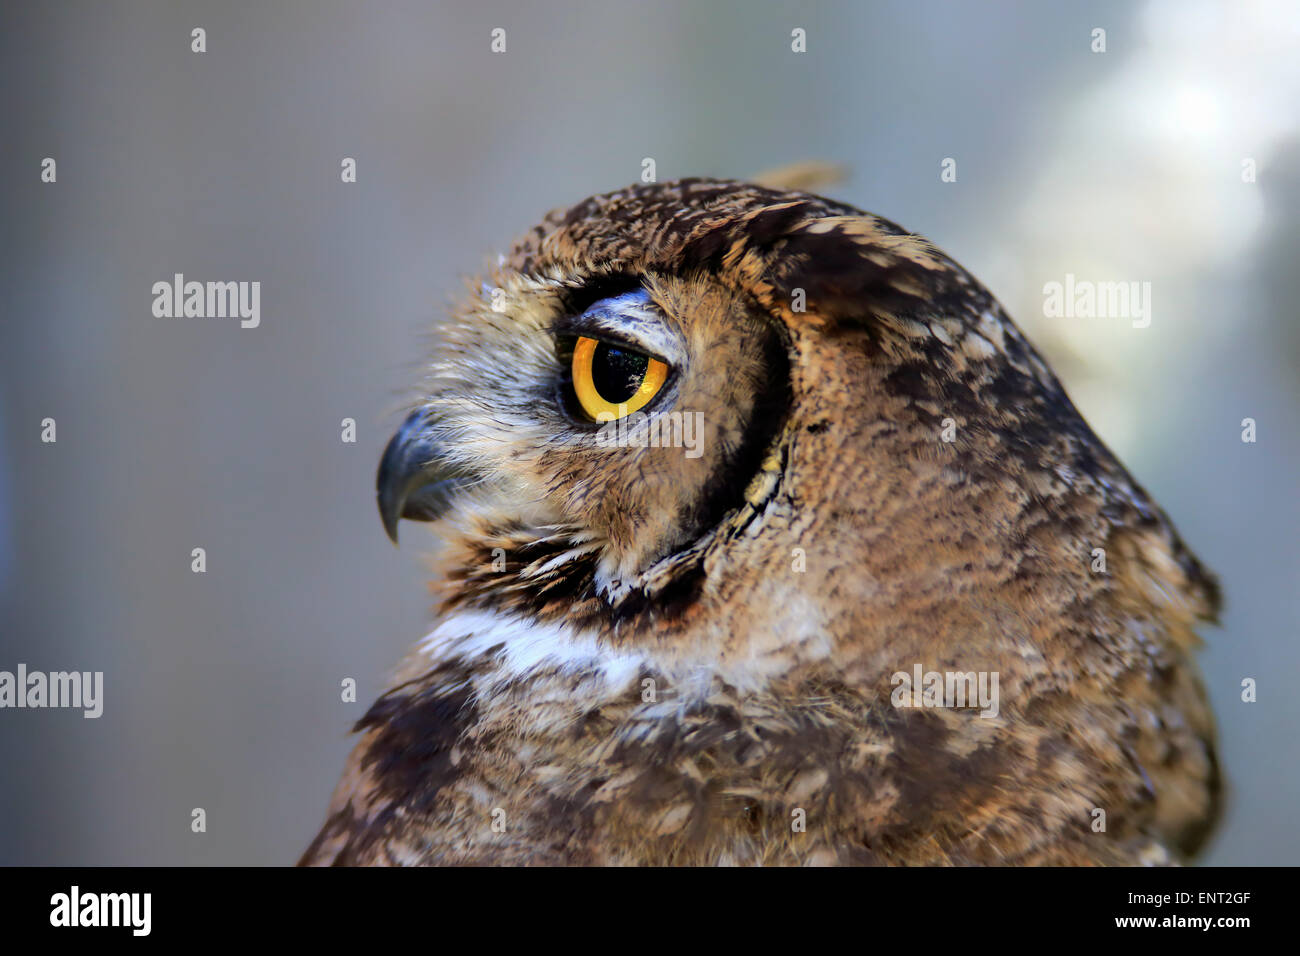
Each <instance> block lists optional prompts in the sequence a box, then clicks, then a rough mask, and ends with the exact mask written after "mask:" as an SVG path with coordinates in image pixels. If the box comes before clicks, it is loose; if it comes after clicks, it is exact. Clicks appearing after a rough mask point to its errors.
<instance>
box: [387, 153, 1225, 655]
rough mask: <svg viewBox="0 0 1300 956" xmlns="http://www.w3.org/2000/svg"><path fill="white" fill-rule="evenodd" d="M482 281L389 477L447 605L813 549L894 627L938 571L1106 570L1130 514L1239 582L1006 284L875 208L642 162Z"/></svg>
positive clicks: (1147, 569)
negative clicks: (434, 565)
mask: <svg viewBox="0 0 1300 956" xmlns="http://www.w3.org/2000/svg"><path fill="white" fill-rule="evenodd" d="M471 288H474V289H476V290H477V291H475V292H474V293H473V294H472V295H471V296H470V297H469V299H468V301H466V302H465V303H464V304H463V305H462V306H461V307H460V308H459V309H458V310H456V311H455V312H454V314H453V315H451V317H450V318H449V319H448V320H447V321H446V322H445V323H443V324H442V326H441V329H440V334H439V350H438V354H437V356H436V360H435V361H434V362H433V363H432V365H431V368H430V374H429V377H428V381H427V382H426V383H425V385H424V387H423V390H422V399H421V401H420V402H419V404H418V406H417V407H416V408H415V409H414V410H413V411H412V412H411V413H410V416H409V417H408V418H407V420H406V422H405V424H404V425H403V426H402V427H401V429H400V430H399V431H398V433H397V434H396V435H395V436H394V437H393V439H392V441H391V442H390V443H389V445H388V448H387V450H386V451H385V453H384V456H383V459H382V463H381V466H380V470H379V476H378V500H379V509H380V513H381V516H382V518H383V522H384V526H385V528H386V529H387V530H388V532H389V534H390V535H391V536H393V537H394V539H395V538H396V528H397V523H398V521H399V519H400V518H403V517H405V518H410V519H415V520H424V521H431V520H437V521H439V522H441V523H442V527H443V535H442V536H443V538H444V540H445V541H446V542H447V544H448V545H449V554H448V555H447V557H446V562H447V563H446V569H447V572H446V577H447V580H448V582H449V585H448V586H449V587H450V589H451V590H450V591H449V592H448V600H451V601H453V602H458V603H463V604H468V605H480V606H490V607H492V608H494V609H501V608H503V607H504V608H509V609H512V610H516V611H519V612H521V613H525V614H527V615H528V616H529V617H531V618H533V619H543V620H544V619H549V618H556V617H564V618H567V619H569V620H571V621H580V622H581V623H583V624H584V625H586V626H592V625H598V624H601V623H602V622H603V623H606V624H608V623H610V622H614V623H618V622H620V621H626V620H630V619H635V618H637V617H638V616H647V615H648V616H649V617H651V618H654V619H664V618H667V617H671V616H672V615H673V614H681V613H685V610H686V609H687V607H688V606H689V605H690V604H691V603H692V602H693V600H694V599H696V598H698V597H699V595H700V594H701V592H702V591H711V592H712V593H713V595H714V597H715V598H716V599H718V600H721V598H720V597H719V595H720V594H722V593H723V592H727V593H729V594H732V593H733V592H735V593H742V594H744V593H748V594H761V593H762V592H763V589H764V584H763V582H764V581H784V580H788V579H789V577H790V574H791V569H792V567H795V566H796V565H797V564H798V562H800V561H803V562H804V566H805V568H812V569H815V570H817V571H819V572H820V573H818V574H817V578H818V581H819V582H820V583H819V584H818V585H816V587H814V588H812V590H813V591H815V592H816V595H815V596H816V601H815V602H814V603H817V604H818V605H819V606H822V607H824V606H826V604H827V603H828V601H829V603H830V604H831V605H832V606H834V607H836V608H840V607H843V608H854V607H856V608H857V609H858V611H859V612H861V613H866V617H867V618H869V619H870V620H871V621H872V622H873V623H872V624H871V626H874V627H880V626H884V625H881V624H880V622H881V621H882V620H888V619H889V617H890V615H885V616H882V615H880V614H874V615H872V614H870V613H867V612H870V611H872V610H873V609H874V610H877V611H878V610H881V609H885V608H888V609H891V610H892V616H893V617H894V618H895V619H898V618H903V617H906V614H904V613H903V609H904V608H905V607H912V608H913V609H915V608H916V606H917V600H918V598H917V595H925V594H933V593H934V591H935V589H944V590H946V591H947V592H948V593H953V591H954V590H955V591H957V592H960V591H961V589H963V588H969V589H971V591H972V595H973V600H976V603H978V600H977V599H976V597H975V596H974V592H975V591H976V590H977V589H979V588H981V587H982V586H983V585H981V584H980V582H981V581H985V582H988V583H989V584H990V585H992V584H997V585H1004V584H1007V583H1008V582H1009V581H1011V580H1013V579H1016V578H1019V579H1021V580H1022V581H1024V580H1025V579H1033V580H1035V581H1037V580H1038V579H1040V578H1041V579H1042V580H1043V581H1054V582H1055V583H1054V584H1052V587H1053V588H1055V589H1056V590H1058V591H1059V590H1062V589H1064V590H1065V591H1069V590H1070V589H1076V588H1077V589H1084V590H1087V589H1094V588H1096V587H1098V586H1099V585H1098V582H1097V581H1095V580H1094V581H1091V582H1089V581H1088V580H1087V579H1088V577H1089V575H1088V574H1087V557H1088V555H1089V554H1090V553H1091V552H1092V550H1093V548H1095V547H1103V546H1106V547H1108V546H1113V545H1114V542H1113V541H1112V540H1111V539H1112V535H1113V534H1114V532H1115V531H1116V529H1122V530H1123V531H1124V532H1125V534H1126V536H1127V537H1126V540H1127V541H1128V542H1129V543H1128V544H1126V545H1124V547H1128V548H1130V549H1131V550H1132V552H1133V554H1135V555H1139V556H1140V560H1138V561H1136V562H1135V564H1134V566H1137V565H1140V566H1141V568H1142V570H1141V572H1140V574H1139V573H1138V572H1136V571H1132V572H1131V573H1133V574H1135V575H1137V576H1139V577H1143V578H1144V580H1143V581H1142V582H1140V583H1142V585H1143V587H1144V588H1145V590H1146V591H1147V592H1148V593H1150V594H1151V596H1152V600H1160V601H1169V600H1172V599H1171V598H1169V595H1171V594H1172V595H1177V599H1176V600H1177V601H1178V602H1180V603H1181V605H1182V606H1183V609H1184V610H1185V611H1187V613H1188V614H1190V615H1193V616H1194V615H1196V614H1200V613H1207V612H1208V610H1209V609H1211V608H1212V606H1213V604H1214V602H1215V600H1216V598H1215V595H1214V592H1213V581H1212V579H1211V578H1210V576H1209V575H1208V574H1206V573H1205V572H1204V571H1203V570H1202V569H1201V567H1200V565H1199V564H1198V563H1197V562H1196V560H1195V559H1194V558H1193V557H1192V556H1191V555H1190V553H1189V552H1188V551H1187V550H1186V549H1185V548H1184V547H1183V545H1182V543H1181V542H1180V541H1179V539H1178V538H1177V536H1176V534H1175V533H1174V532H1173V530H1172V527H1171V526H1170V525H1169V523H1168V521H1167V520H1166V519H1165V517H1164V516H1163V515H1162V514H1161V513H1160V512H1159V510H1158V509H1157V508H1156V507H1155V506H1154V505H1153V504H1152V503H1151V502H1150V500H1149V499H1148V498H1147V496H1146V494H1145V493H1144V492H1143V491H1142V490H1141V489H1140V488H1139V487H1138V486H1137V485H1136V484H1135V483H1134V482H1133V481H1132V479H1131V478H1130V477H1129V476H1128V474H1127V473H1126V472H1125V471H1124V469H1123V468H1122V467H1121V466H1120V465H1119V464H1118V462H1116V461H1115V459H1114V458H1113V457H1112V456H1111V455H1110V453H1109V452H1108V451H1107V450H1106V449H1105V447H1104V446H1103V445H1102V444H1101V442H1100V441H1099V440H1098V439H1097V438H1096V436H1095V435H1093V433H1092V432H1091V430H1090V429H1089V428H1088V426H1087V425H1086V424H1085V423H1084V421H1083V419H1082V418H1081V417H1080V416H1079V414H1078V413H1077V412H1076V411H1075V409H1074V407H1073V405H1072V404H1071V403H1070V401H1069V399H1068V398H1067V397H1066V395H1065V393H1064V391H1063V390H1062V388H1061V386H1060V384H1059V383H1058V382H1057V380H1056V378H1055V377H1054V376H1053V375H1052V373H1051V372H1050V370H1049V369H1048V368H1047V366H1046V364H1045V363H1044V362H1043V361H1042V360H1041V359H1040V357H1039V356H1038V355H1037V353H1036V352H1035V351H1034V350H1033V348H1032V347H1031V346H1030V345H1029V344H1028V343H1027V342H1026V340H1025V339H1024V338H1023V336H1022V335H1021V334H1020V332H1019V331H1018V330H1017V329H1016V327H1015V325H1014V324H1013V323H1012V322H1011V321H1010V319H1009V318H1008V317H1007V316H1006V314H1005V313H1004V312H1003V310H1002V309H1001V307H1000V306H999V305H998V303H997V302H996V300H995V299H994V298H993V297H992V296H991V295H990V294H989V293H988V292H987V291H986V290H985V289H984V288H983V287H982V286H981V285H980V284H979V283H978V282H976V281H975V280H974V279H973V278H972V277H971V276H970V275H969V274H968V273H967V272H966V271H965V270H963V269H962V268H961V267H960V266H958V265H956V264H955V263H954V262H953V261H952V260H950V259H949V258H947V257H946V256H945V255H943V254H942V253H940V252H939V251H938V250H936V249H935V248H934V247H933V246H931V245H930V244H929V243H927V242H926V241H924V240H922V239H920V238H918V237H916V236H913V235H910V234H908V233H906V232H905V231H903V230H902V229H900V228H899V227H897V226H895V225H894V224H892V223H890V222H887V221H885V220H883V219H880V218H878V217H876V216H873V215H870V214H867V213H864V212H861V211H860V210H857V209H853V208H851V207H849V206H845V205H842V204H838V203H835V202H832V201H829V200H826V199H822V198H819V197H817V196H813V195H810V194H805V193H798V192H784V191H778V190H771V189H766V188H762V187H759V186H755V185H749V184H744V183H738V182H729V181H712V180H700V179H689V180H681V181H678V182H672V183H664V184H652V185H638V186H634V187H631V188H628V189H625V190H621V191H619V192H615V193H610V194H607V195H603V196H597V197H594V198H591V199H588V200H586V201H585V202H582V203H580V204H579V205H577V206H575V207H573V208H571V209H568V210H563V211H557V212H554V213H552V214H550V215H548V216H547V217H546V218H545V220H544V221H543V223H542V224H541V225H539V226H538V227H536V228H535V229H533V230H532V231H530V232H529V233H527V234H526V235H525V236H524V237H523V238H522V239H520V240H518V241H517V242H516V243H515V244H514V246H513V248H512V249H511V251H510V252H509V254H508V255H505V256H503V257H502V258H501V260H500V262H499V265H498V266H497V267H496V268H495V269H494V270H492V271H491V273H490V274H489V275H487V276H486V277H484V278H483V279H481V280H480V281H478V282H476V283H474V285H473V286H472V287H471ZM1116 546H1117V545H1116ZM796 570H797V569H796ZM1094 577H1095V576H1094ZM1100 586H1102V587H1105V586H1107V585H1106V584H1105V583H1104V582H1103V583H1102V584H1101V585H1100ZM804 590H805V591H806V590H808V588H804ZM1162 594H1163V595H1164V597H1161V595H1162ZM831 598H833V600H830V599H831ZM731 599H732V600H734V594H733V597H732V598H731ZM864 608H865V609H866V612H863V609H864ZM846 613H847V612H846ZM917 613H919V612H917ZM953 613H960V612H953ZM864 620H865V619H864ZM820 623H821V625H822V626H829V625H828V624H827V622H826V621H824V620H823V621H821V622H820ZM841 626H844V625H841ZM851 626H853V627H858V628H859V629H860V628H861V627H864V626H866V625H865V624H862V623H858V624H853V625H851ZM831 630H834V627H831ZM886 636H887V635H883V634H882V635H881V637H882V639H883V638H885V637H886Z"/></svg>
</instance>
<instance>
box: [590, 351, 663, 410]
mask: <svg viewBox="0 0 1300 956" xmlns="http://www.w3.org/2000/svg"><path fill="white" fill-rule="evenodd" d="M649 367H650V358H649V356H646V355H642V354H641V353H640V352H629V351H628V350H627V349H620V348H616V347H615V346H613V345H605V344H603V343H602V344H600V345H598V346H596V354H595V355H593V356H592V357H591V383H592V384H593V385H595V386H596V392H597V394H599V395H600V397H601V398H603V399H604V400H605V401H607V402H609V403H610V404H611V405H617V404H618V403H619V402H626V401H627V400H628V399H629V398H631V397H632V396H633V395H635V394H636V391H637V389H639V388H640V387H641V383H642V382H643V381H645V373H646V369H647V368H649Z"/></svg>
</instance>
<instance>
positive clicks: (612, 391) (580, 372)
mask: <svg viewBox="0 0 1300 956" xmlns="http://www.w3.org/2000/svg"><path fill="white" fill-rule="evenodd" d="M571 368H572V372H573V391H574V394H576V395H577V397H578V404H580V405H581V406H582V410H583V411H584V412H585V413H586V414H587V415H588V416H589V417H590V418H591V419H592V420H593V421H613V420H614V419H618V418H623V417H624V416H626V415H630V414H632V413H633V412H635V411H636V410H637V409H639V408H642V407H644V406H645V404H646V403H647V402H649V401H650V400H651V399H652V398H654V397H655V396H656V395H657V394H659V390H660V389H661V388H663V385H664V382H665V381H666V380H667V378H668V366H667V365H666V364H665V363H663V362H661V361H659V359H657V358H652V357H650V356H649V355H646V354H645V353H644V352H637V351H635V350H633V349H629V348H626V347H624V346H621V345H610V344H609V343H608V342H601V341H599V340H598V339H593V338H589V337H588V336H585V335H581V336H578V339H577V342H575V343H574V346H573V362H572V366H571Z"/></svg>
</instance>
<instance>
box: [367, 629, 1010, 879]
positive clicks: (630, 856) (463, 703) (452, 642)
mask: <svg viewBox="0 0 1300 956" xmlns="http://www.w3.org/2000/svg"><path fill="white" fill-rule="evenodd" d="M420 657H422V658H423V659H424V665H423V666H424V668H425V672H426V676H425V678H423V679H422V682H421V686H419V688H418V689H416V690H415V692H414V693H413V694H412V696H411V698H410V699H411V701H412V702H413V704H414V706H413V708H412V712H414V711H415V710H416V709H418V708H427V713H428V714H429V715H430V716H431V717H436V718H437V719H439V720H446V719H447V718H449V717H450V718H451V720H452V721H453V722H454V724H455V726H453V727H448V726H445V725H444V726H442V727H440V728H438V729H436V730H435V729H434V728H429V729H428V732H427V733H419V732H417V736H418V737H419V738H420V739H421V740H423V741H424V742H425V743H424V744H423V747H424V749H425V750H426V751H427V750H428V746H427V740H428V739H429V737H431V736H434V735H435V734H436V735H437V736H439V738H440V739H441V740H442V741H443V742H444V743H445V744H446V745H448V746H447V751H446V753H445V754H434V755H433V756H432V763H431V764H430V766H431V767H434V770H435V772H434V774H433V775H432V776H431V777H429V778H428V779H426V780H425V781H424V782H423V783H422V786H424V787H427V788H430V789H436V795H435V799H433V800H432V803H433V805H434V806H436V807H437V809H436V810H435V817H436V818H437V819H439V820H442V821H444V822H442V823H440V824H439V825H438V826H437V827H436V828H435V830H434V833H435V836H434V838H433V839H434V843H435V844H436V845H435V846H433V847H431V851H432V852H433V853H434V854H435V856H437V858H439V859H445V860H453V861H454V860H455V859H460V858H463V859H464V860H465V861H467V862H468V861H477V860H480V859H483V860H486V859H493V860H498V861H505V858H504V857H502V856H501V855H500V854H502V853H505V854H509V853H511V852H515V851H516V850H518V849H519V847H520V846H526V847H528V848H529V849H528V850H527V852H528V854H530V856H529V859H535V858H537V854H542V855H545V853H546V852H550V851H549V850H544V849H543V847H544V846H548V845H552V844H553V841H554V839H555V834H557V833H558V834H568V836H566V837H564V841H567V842H565V844H564V846H563V848H562V849H559V850H555V852H556V853H557V854H559V856H558V857H557V859H563V860H565V861H570V862H573V861H578V862H581V861H583V860H586V861H587V862H597V863H608V862H650V861H658V862H696V863H716V862H738V863H746V862H778V861H785V862H819V861H822V862H828V861H829V860H822V857H824V856H826V855H827V854H831V853H832V848H834V847H840V848H841V849H842V847H843V846H845V845H846V840H847V845H850V846H853V845H856V844H854V838H853V836H852V835H853V834H854V833H859V834H861V835H862V839H863V840H867V839H868V836H867V835H868V834H869V833H876V834H877V835H881V834H883V836H881V839H883V840H884V843H882V844H880V845H879V846H876V847H875V849H860V852H861V853H862V854H863V857H862V859H860V860H856V862H871V861H872V859H873V857H872V854H884V855H887V854H888V853H889V852H892V851H891V850H890V846H893V845H894V843H897V842H898V841H907V840H910V839H911V836H910V833H911V830H910V828H911V819H912V816H913V815H914V814H921V813H928V814H934V813H939V812H944V811H945V808H946V809H947V811H950V812H951V813H952V814H953V816H954V818H956V817H959V816H960V813H961V812H964V811H963V809H962V808H964V807H966V806H968V805H970V804H972V803H974V802H975V801H977V800H978V799H979V798H980V797H979V794H980V793H982V792H984V790H988V791H989V792H992V791H993V790H994V789H995V788H996V787H997V786H999V785H1000V784H999V781H1003V780H1005V778H1006V773H1005V769H1004V768H1003V767H1002V766H1001V760H1000V758H998V759H995V758H993V757H992V756H991V755H992V750H991V749H990V748H989V747H988V746H987V745H988V744H989V743H990V742H991V739H992V736H991V735H993V734H994V727H993V723H996V722H992V723H990V722H987V721H978V720H977V721H975V723H976V724H978V725H979V726H977V727H976V728H974V731H972V730H971V728H970V727H969V726H968V725H969V719H970V718H969V715H953V714H946V715H934V714H932V713H915V714H911V713H906V712H900V711H898V710H896V709H894V708H892V707H891V706H890V703H889V695H888V693H887V691H882V689H881V688H877V687H861V688H856V689H855V688H850V687H847V686H845V685H843V684H842V683H839V682H837V681H836V680H835V679H834V678H833V677H827V676H826V671H825V669H824V668H823V667H822V666H821V663H819V662H816V661H814V662H812V663H807V662H805V663H802V664H796V665H795V667H794V668H793V670H791V671H789V672H787V673H784V674H775V673H772V674H766V675H765V674H763V673H762V671H761V669H756V668H754V667H752V666H748V665H750V664H752V661H746V662H736V663H730V662H728V661H726V660H713V661H709V662H705V661H703V660H702V659H698V658H693V657H692V656H691V655H690V654H687V653H684V652H680V651H665V650H662V649H661V650H658V651H655V650H650V649H641V650H637V651H621V652H612V651H611V650H610V649H609V648H607V647H602V646H601V645H600V644H599V642H598V641H597V639H596V637H595V636H594V635H593V634H590V633H584V632H580V631H574V630H572V629H569V628H566V627H563V626H557V625H538V624H531V623H527V622H524V621H521V620H518V619H514V618H510V617H506V616H501V615H497V614H493V613H489V612H465V613H462V614H457V615H454V616H452V617H450V618H448V619H447V620H445V621H444V623H443V624H442V625H441V626H440V627H439V628H438V629H437V630H435V631H434V632H433V634H431V635H430V636H429V637H428V638H426V640H425V642H424V644H423V645H422V649H421V653H420ZM413 663H414V662H413ZM430 665H432V668H433V669H432V670H429V667H430ZM738 684H741V685H745V686H746V689H743V690H742V689H740V688H739V687H738V686H737V685H738ZM443 700H452V701H454V703H455V706H454V707H451V708H448V707H443V706H440V705H439V702H440V701H443ZM417 702H418V703H417ZM972 733H974V736H972ZM985 738H988V739H985ZM380 739H381V740H383V738H382V737H381V738H380ZM394 743H396V741H394ZM406 747H407V749H408V750H409V749H411V742H407V743H406ZM1003 753H1005V754H1007V755H1008V756H1015V755H1018V756H1019V757H1021V758H1023V756H1024V754H1023V752H1020V751H1018V750H1017V749H1016V748H1015V747H1008V748H1005V749H1004V751H1003ZM375 761H376V763H377V764H378V765H383V764H384V763H385V761H386V755H385V754H384V753H377V754H376V755H375ZM936 768H937V769H936ZM931 782H932V783H934V786H933V787H931V786H929V785H928V784H929V783H931ZM426 797H427V793H426ZM407 802H425V803H426V805H427V803H428V802H429V801H427V800H425V798H421V799H420V800H416V801H409V800H408V801H407ZM494 814H495V815H497V817H494ZM498 818H499V819H500V820H501V821H502V829H499V830H493V829H490V828H489V827H488V826H487V821H490V820H493V819H498ZM463 821H471V822H472V821H481V822H482V823H483V825H482V826H478V825H471V823H463ZM542 834H547V837H546V840H545V841H541V842H538V841H540V840H541V835H542ZM521 835H522V836H523V841H524V842H523V843H522V844H521V843H520V837H521ZM443 841H445V842H443ZM891 841H894V843H891ZM552 849H554V847H553V846H552ZM519 852H523V851H522V850H519ZM834 852H839V851H838V850H836V851H834ZM854 852H858V851H854Z"/></svg>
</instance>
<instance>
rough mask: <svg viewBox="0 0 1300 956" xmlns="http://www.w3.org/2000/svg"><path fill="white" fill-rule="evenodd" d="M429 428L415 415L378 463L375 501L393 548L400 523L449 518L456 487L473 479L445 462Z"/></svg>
mask: <svg viewBox="0 0 1300 956" xmlns="http://www.w3.org/2000/svg"><path fill="white" fill-rule="evenodd" d="M429 424H430V423H429V419H428V418H427V417H426V414H425V412H424V411H422V410H417V411H414V412H412V413H411V414H410V415H408V416H407V418H406V421H404V422H403V423H402V427H401V428H399V429H398V430H397V434H395V435H394V436H393V437H392V438H390V439H389V441H388V447H387V448H385V449H384V456H383V457H382V458H381V459H379V474H378V475H376V476H375V497H376V499H377V501H378V503H379V517H380V520H382V521H383V523H384V530H385V531H386V532H388V537H390V538H391V539H392V540H393V544H397V522H398V521H400V520H401V519H402V518H410V519H411V520H412V521H436V520H437V519H438V518H440V517H442V516H443V515H444V514H446V512H447V509H448V507H450V505H451V497H452V495H453V493H454V492H455V490H456V488H457V486H459V485H461V484H463V483H464V482H465V481H466V480H467V479H468V478H469V477H470V476H469V475H467V474H466V473H465V472H463V471H460V470H458V469H455V468H452V467H449V466H448V465H447V464H446V463H445V462H444V461H443V460H442V450H441V447H440V445H439V443H438V442H437V441H436V440H435V439H434V438H433V437H432V436H431V435H430V427H429Z"/></svg>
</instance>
